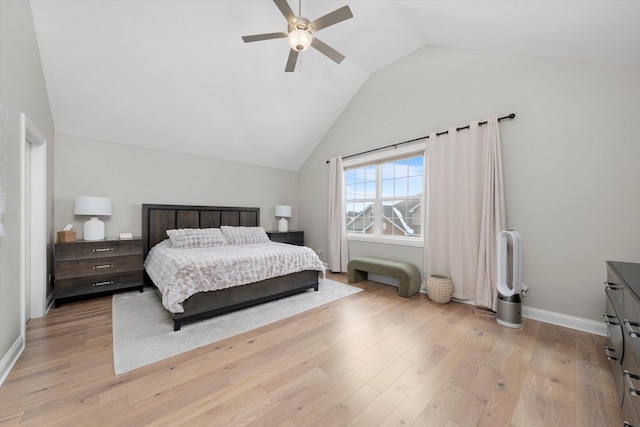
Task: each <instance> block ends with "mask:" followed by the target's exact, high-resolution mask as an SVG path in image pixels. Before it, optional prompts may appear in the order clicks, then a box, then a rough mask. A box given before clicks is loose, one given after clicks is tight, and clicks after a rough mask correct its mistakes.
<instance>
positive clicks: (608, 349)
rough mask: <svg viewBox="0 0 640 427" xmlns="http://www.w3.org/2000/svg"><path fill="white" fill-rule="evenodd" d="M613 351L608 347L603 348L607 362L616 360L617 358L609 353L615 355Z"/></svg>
mask: <svg viewBox="0 0 640 427" xmlns="http://www.w3.org/2000/svg"><path fill="white" fill-rule="evenodd" d="M615 352H616V351H615V350H612V349H610V348H609V347H608V346H606V345H605V346H604V354H605V355H606V356H607V360H618V358H617V357H615V356H613V355H612V354H611V353H615Z"/></svg>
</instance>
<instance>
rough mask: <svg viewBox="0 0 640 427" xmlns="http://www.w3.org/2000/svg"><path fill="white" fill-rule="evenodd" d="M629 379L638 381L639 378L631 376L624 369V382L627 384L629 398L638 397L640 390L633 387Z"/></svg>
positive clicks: (634, 375)
mask: <svg viewBox="0 0 640 427" xmlns="http://www.w3.org/2000/svg"><path fill="white" fill-rule="evenodd" d="M631 378H633V379H634V380H640V377H639V376H637V375H636V374H632V373H631V372H629V371H627V370H626V369H625V371H624V381H625V382H626V383H627V387H628V388H629V393H631V396H640V390H638V389H637V388H634V387H633V383H632V382H631Z"/></svg>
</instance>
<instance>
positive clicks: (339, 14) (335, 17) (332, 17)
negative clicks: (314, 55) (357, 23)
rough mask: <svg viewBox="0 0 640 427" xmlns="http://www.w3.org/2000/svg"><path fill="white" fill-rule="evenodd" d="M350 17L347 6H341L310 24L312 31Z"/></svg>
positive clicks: (351, 16) (351, 14) (349, 10)
mask: <svg viewBox="0 0 640 427" xmlns="http://www.w3.org/2000/svg"><path fill="white" fill-rule="evenodd" d="M274 1H275V0H274ZM351 18H353V13H351V9H349V6H342V7H341V8H340V9H336V10H334V11H333V12H329V13H327V14H326V15H324V16H321V17H320V18H318V19H316V20H315V21H312V22H311V26H312V27H313V30H314V31H319V30H321V29H323V28H327V27H328V26H330V25H333V24H337V23H338V22H342V21H346V20H347V19H351Z"/></svg>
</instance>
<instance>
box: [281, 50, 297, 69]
mask: <svg viewBox="0 0 640 427" xmlns="http://www.w3.org/2000/svg"><path fill="white" fill-rule="evenodd" d="M298 53H300V52H298V51H297V50H295V49H291V50H289V59H287V66H286V67H285V68H284V72H285V73H291V72H293V70H295V69H296V61H297V60H298Z"/></svg>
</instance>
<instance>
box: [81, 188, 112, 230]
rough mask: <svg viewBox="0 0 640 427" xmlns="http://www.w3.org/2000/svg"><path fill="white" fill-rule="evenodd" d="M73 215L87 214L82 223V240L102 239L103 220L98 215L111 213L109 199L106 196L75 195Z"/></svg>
mask: <svg viewBox="0 0 640 427" xmlns="http://www.w3.org/2000/svg"><path fill="white" fill-rule="evenodd" d="M73 213H74V214H75V215H89V216H90V217H91V219H89V220H88V221H86V222H85V223H84V240H104V222H102V221H100V220H99V219H98V216H105V215H111V199H109V198H108V197H91V196H80V197H76V203H75V207H74V209H73Z"/></svg>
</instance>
